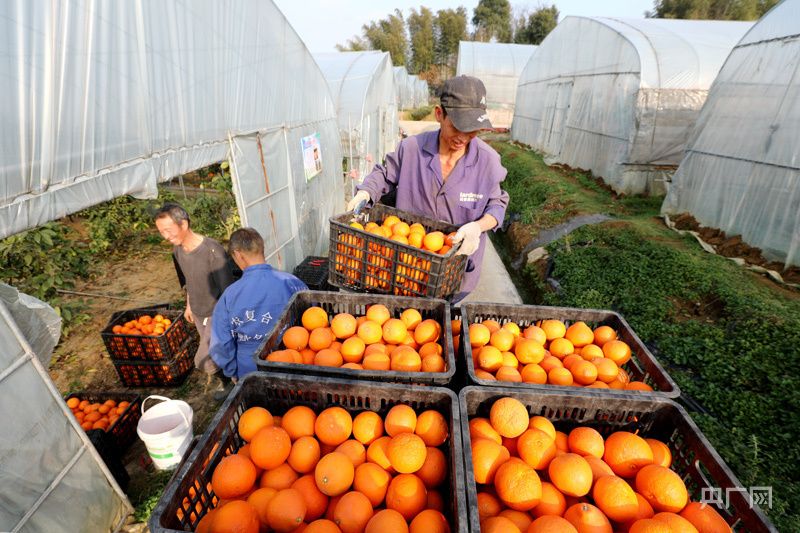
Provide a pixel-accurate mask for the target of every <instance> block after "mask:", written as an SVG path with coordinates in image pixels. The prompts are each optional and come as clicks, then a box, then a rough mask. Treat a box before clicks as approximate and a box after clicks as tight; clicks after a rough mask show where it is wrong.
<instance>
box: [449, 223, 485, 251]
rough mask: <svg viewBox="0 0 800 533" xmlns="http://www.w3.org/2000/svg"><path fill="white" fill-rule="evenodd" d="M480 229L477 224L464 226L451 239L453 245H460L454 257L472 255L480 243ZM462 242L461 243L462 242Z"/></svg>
mask: <svg viewBox="0 0 800 533" xmlns="http://www.w3.org/2000/svg"><path fill="white" fill-rule="evenodd" d="M481 233H483V231H481V227H480V225H479V224H478V223H477V222H470V223H468V224H464V225H463V226H461V227H460V228H458V231H457V232H456V234H455V236H454V237H453V244H458V243H459V242H460V243H461V247H460V248H459V249H458V251H457V252H456V255H472V254H474V253H475V251H476V250H477V249H478V245H480V243H481ZM462 241H463V242H462Z"/></svg>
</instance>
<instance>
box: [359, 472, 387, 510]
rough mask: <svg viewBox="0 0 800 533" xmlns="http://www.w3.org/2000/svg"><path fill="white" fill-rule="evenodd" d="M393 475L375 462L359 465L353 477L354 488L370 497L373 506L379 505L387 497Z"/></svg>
mask: <svg viewBox="0 0 800 533" xmlns="http://www.w3.org/2000/svg"><path fill="white" fill-rule="evenodd" d="M391 479H392V476H391V474H389V472H387V471H386V470H384V469H383V468H381V467H380V466H379V465H376V464H375V463H364V464H362V465H358V466H357V467H356V470H355V477H354V478H353V488H354V489H355V490H357V491H358V492H360V493H362V494H364V495H365V496H366V497H367V498H369V501H370V503H371V504H372V506H373V507H378V506H379V505H380V504H381V503H382V502H383V499H384V498H385V497H386V490H387V489H388V488H389V481H391Z"/></svg>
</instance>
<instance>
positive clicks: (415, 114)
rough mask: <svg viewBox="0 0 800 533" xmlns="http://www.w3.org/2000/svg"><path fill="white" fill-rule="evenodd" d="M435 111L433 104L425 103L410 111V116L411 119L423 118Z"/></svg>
mask: <svg viewBox="0 0 800 533" xmlns="http://www.w3.org/2000/svg"><path fill="white" fill-rule="evenodd" d="M431 113H433V106H432V105H424V106H422V107H418V108H416V109H412V110H411V111H409V112H408V118H409V119H411V120H423V119H424V118H425V117H427V116H428V115H430V114H431Z"/></svg>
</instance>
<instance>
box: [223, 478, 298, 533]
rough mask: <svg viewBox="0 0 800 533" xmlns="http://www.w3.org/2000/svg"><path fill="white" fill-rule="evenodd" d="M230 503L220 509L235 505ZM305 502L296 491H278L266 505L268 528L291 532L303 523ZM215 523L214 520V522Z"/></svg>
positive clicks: (284, 532) (285, 532)
mask: <svg viewBox="0 0 800 533" xmlns="http://www.w3.org/2000/svg"><path fill="white" fill-rule="evenodd" d="M235 503H236V502H231V503H229V504H227V505H226V506H225V507H223V508H222V509H225V508H226V507H228V506H230V505H233V504H235ZM306 509H307V508H306V502H305V500H304V499H303V495H302V494H301V493H300V491H298V490H297V489H284V490H280V491H278V493H277V494H275V496H273V497H272V498H271V499H270V500H269V503H268V504H267V521H268V523H269V527H270V528H272V529H273V530H275V531H278V532H281V533H287V532H289V531H292V530H293V529H295V528H296V527H297V526H299V525H300V524H302V523H303V520H304V519H305V516H306ZM217 512H218V513H219V511H217ZM214 522H215V523H216V520H214Z"/></svg>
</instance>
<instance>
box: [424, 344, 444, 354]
mask: <svg viewBox="0 0 800 533" xmlns="http://www.w3.org/2000/svg"><path fill="white" fill-rule="evenodd" d="M442 351H443V348H442V345H441V344H439V343H436V342H428V343H425V344H423V345H422V346H420V348H419V355H420V357H425V356H427V355H442Z"/></svg>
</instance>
